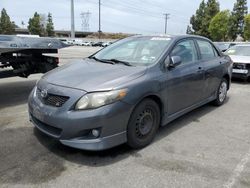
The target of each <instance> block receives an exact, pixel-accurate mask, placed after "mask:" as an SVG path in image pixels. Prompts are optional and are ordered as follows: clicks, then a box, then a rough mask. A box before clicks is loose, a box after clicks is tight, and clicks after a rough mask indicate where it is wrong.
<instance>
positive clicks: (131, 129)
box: [127, 99, 160, 149]
mask: <svg viewBox="0 0 250 188" xmlns="http://www.w3.org/2000/svg"><path fill="white" fill-rule="evenodd" d="M159 125H160V109H159V106H158V104H157V103H156V102H155V101H153V100H151V99H145V100H143V101H142V102H141V103H139V104H138V105H137V106H136V107H135V109H134V111H133V113H132V114H131V117H130V120H129V123H128V127H127V140H128V141H127V144H128V145H129V146H130V147H131V148H133V149H140V148H143V147H145V146H147V145H149V144H150V143H151V142H152V141H153V139H154V137H155V134H156V132H157V130H158V128H159Z"/></svg>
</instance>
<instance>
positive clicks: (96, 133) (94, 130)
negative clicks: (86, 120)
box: [91, 129, 100, 138]
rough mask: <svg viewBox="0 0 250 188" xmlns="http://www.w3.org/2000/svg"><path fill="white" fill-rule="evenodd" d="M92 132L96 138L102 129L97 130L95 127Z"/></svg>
mask: <svg viewBox="0 0 250 188" xmlns="http://www.w3.org/2000/svg"><path fill="white" fill-rule="evenodd" d="M91 133H92V135H93V136H94V137H95V138H97V137H99V136H100V131H99V130H97V129H93V130H92V131H91Z"/></svg>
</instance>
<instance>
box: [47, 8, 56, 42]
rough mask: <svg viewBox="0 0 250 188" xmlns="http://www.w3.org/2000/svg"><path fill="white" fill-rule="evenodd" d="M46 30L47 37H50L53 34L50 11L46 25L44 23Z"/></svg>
mask: <svg viewBox="0 0 250 188" xmlns="http://www.w3.org/2000/svg"><path fill="white" fill-rule="evenodd" d="M46 32H47V35H48V36H49V37H52V36H54V35H55V32H54V24H53V20H52V14H51V13H49V14H48V19H47V25H46Z"/></svg>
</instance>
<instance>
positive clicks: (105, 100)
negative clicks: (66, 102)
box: [75, 89, 127, 110]
mask: <svg viewBox="0 0 250 188" xmlns="http://www.w3.org/2000/svg"><path fill="white" fill-rule="evenodd" d="M126 94H127V90H126V89H122V90H114V91H108V92H96V93H89V94H86V95H84V96H83V97H82V98H81V99H80V100H79V101H78V102H77V103H76V106H75V109H76V110H86V109H94V108H98V107H101V106H104V105H107V104H111V103H113V102H115V101H118V100H120V99H122V98H124V97H125V96H126Z"/></svg>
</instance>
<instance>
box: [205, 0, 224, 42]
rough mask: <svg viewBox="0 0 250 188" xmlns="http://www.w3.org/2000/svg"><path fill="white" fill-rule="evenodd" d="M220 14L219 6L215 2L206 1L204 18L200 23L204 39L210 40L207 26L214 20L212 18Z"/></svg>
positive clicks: (213, 0) (215, 0) (212, 0)
mask: <svg viewBox="0 0 250 188" xmlns="http://www.w3.org/2000/svg"><path fill="white" fill-rule="evenodd" d="M219 12H220V5H219V3H218V1H217V0H208V1H207V5H206V9H205V18H204V19H203V22H202V30H203V32H202V34H203V36H205V37H208V38H211V36H210V32H209V30H208V29H209V26H210V23H211V21H212V19H213V18H214V16H215V15H216V14H217V13H219Z"/></svg>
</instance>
